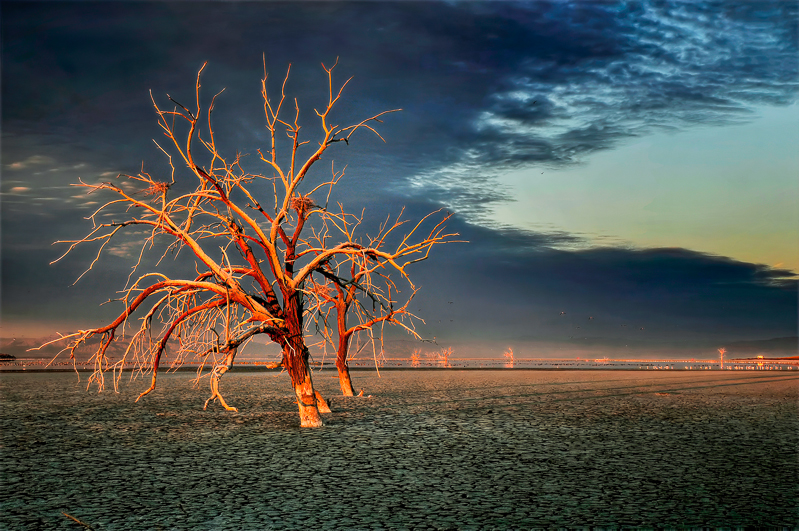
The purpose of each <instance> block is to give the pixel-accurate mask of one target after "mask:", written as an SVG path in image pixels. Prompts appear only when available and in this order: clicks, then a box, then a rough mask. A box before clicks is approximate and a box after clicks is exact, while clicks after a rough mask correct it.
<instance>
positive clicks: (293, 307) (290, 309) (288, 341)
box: [281, 292, 322, 428]
mask: <svg viewBox="0 0 799 531" xmlns="http://www.w3.org/2000/svg"><path fill="white" fill-rule="evenodd" d="M298 299H299V297H298V293H297V292H294V293H291V294H289V296H288V297H286V307H285V312H284V314H285V321H284V323H285V326H286V328H287V329H288V334H286V335H285V336H283V338H282V341H281V343H282V347H283V366H284V367H286V370H287V371H288V373H289V376H291V384H292V385H293V386H294V394H295V395H297V406H298V407H299V409H300V426H302V427H303V428H318V427H320V426H322V417H320V416H319V408H318V407H317V403H316V391H315V390H314V388H313V380H312V379H311V370H310V367H309V366H308V357H309V354H308V347H306V346H305V338H304V336H303V332H302V307H301V304H300V302H299V300H298Z"/></svg>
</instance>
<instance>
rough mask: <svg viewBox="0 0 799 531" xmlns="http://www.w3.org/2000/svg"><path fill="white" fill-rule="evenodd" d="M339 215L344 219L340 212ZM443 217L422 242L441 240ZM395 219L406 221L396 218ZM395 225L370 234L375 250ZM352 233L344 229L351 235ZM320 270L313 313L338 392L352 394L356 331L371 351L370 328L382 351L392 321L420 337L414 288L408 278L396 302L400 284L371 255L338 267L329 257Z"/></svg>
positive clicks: (347, 260) (353, 257)
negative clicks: (330, 352)
mask: <svg viewBox="0 0 799 531" xmlns="http://www.w3.org/2000/svg"><path fill="white" fill-rule="evenodd" d="M434 214H435V213H434ZM400 216H401V214H400ZM342 219H346V216H345V215H344V214H343V213H342ZM447 219H449V216H446V217H445V218H444V219H443V220H442V221H441V222H439V223H438V224H437V225H436V226H434V227H433V230H432V231H431V232H430V234H428V235H427V237H426V238H425V239H424V241H429V242H433V243H445V242H444V240H439V239H437V233H438V232H439V231H440V230H441V227H442V226H443V225H442V224H443V222H444V221H446V220H447ZM422 221H424V220H422ZM359 223H360V220H357V222H356V223H355V224H354V225H355V226H357V225H358V224H359ZM397 223H405V222H404V221H400V219H399V218H398V220H397ZM395 226H399V225H397V224H396V223H395V224H391V223H389V220H388V219H387V220H386V222H385V223H383V225H382V226H381V228H380V231H379V232H378V234H377V236H375V237H373V238H370V240H369V243H368V245H369V247H370V248H373V249H380V248H382V247H384V246H385V244H386V238H387V237H388V236H389V231H388V230H387V229H388V228H389V227H391V228H393V227H395ZM418 227H419V224H417V226H416V227H414V229H413V230H411V232H410V234H411V235H412V234H414V233H415V232H416V231H417V229H418ZM352 232H353V231H348V233H349V234H352ZM351 239H352V238H350V240H351ZM318 273H319V274H320V276H322V277H323V279H324V282H323V283H319V284H315V285H314V286H313V292H314V295H315V296H316V298H317V301H318V302H317V311H316V312H315V314H316V315H317V316H318V317H319V318H320V320H321V321H322V326H321V327H320V330H321V331H322V333H323V334H324V336H325V339H326V341H327V342H329V343H330V344H331V345H334V346H335V350H336V369H337V370H338V375H339V383H340V385H341V392H342V393H343V394H344V396H353V395H354V394H355V392H354V389H353V387H352V378H351V377H350V371H349V358H350V345H351V342H352V339H353V337H354V336H355V335H357V334H359V333H364V332H368V333H369V339H370V340H371V344H372V348H373V350H374V348H375V345H374V344H375V335H374V333H373V332H372V329H373V328H374V327H379V330H380V331H379V338H380V344H381V351H382V344H383V342H382V338H383V333H382V332H383V326H384V325H385V324H393V325H397V326H400V327H402V328H404V329H405V330H406V331H407V332H408V333H409V334H411V335H412V336H414V337H415V338H417V339H421V337H420V336H419V334H417V333H416V330H415V328H414V322H413V320H414V319H418V318H417V317H416V316H415V315H413V314H412V313H411V312H410V311H409V310H408V306H409V304H410V302H411V300H412V299H413V297H414V295H415V294H416V292H417V288H416V287H415V286H414V285H413V284H412V283H410V282H407V284H409V288H408V290H409V292H410V295H409V296H407V297H406V298H405V302H404V303H402V304H401V305H400V303H399V302H398V298H399V293H400V289H399V288H398V287H397V284H396V283H395V282H394V281H393V280H392V279H391V278H390V277H389V276H388V275H386V274H385V273H384V268H383V266H382V264H381V263H379V262H376V261H374V260H371V259H370V258H369V256H360V255H350V256H347V257H345V259H344V260H343V262H342V263H340V264H338V265H337V266H334V265H332V264H331V263H330V262H328V263H327V264H326V265H325V266H324V267H323V268H320V269H319V270H318ZM348 316H353V317H354V323H350V322H349V321H350V320H349V319H348ZM333 323H335V324H333ZM331 329H335V331H336V334H335V336H334V335H333V334H332V333H331ZM365 345H366V343H365Z"/></svg>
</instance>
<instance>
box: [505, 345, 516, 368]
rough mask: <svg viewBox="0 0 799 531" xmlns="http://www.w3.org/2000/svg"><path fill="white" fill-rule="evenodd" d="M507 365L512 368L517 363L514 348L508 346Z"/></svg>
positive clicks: (506, 352) (506, 353)
mask: <svg viewBox="0 0 799 531" xmlns="http://www.w3.org/2000/svg"><path fill="white" fill-rule="evenodd" d="M505 360H506V361H505V367H507V368H508V369H512V368H513V365H514V364H515V360H514V358H513V349H512V348H511V347H508V350H506V351H505Z"/></svg>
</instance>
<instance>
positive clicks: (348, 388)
mask: <svg viewBox="0 0 799 531" xmlns="http://www.w3.org/2000/svg"><path fill="white" fill-rule="evenodd" d="M349 340H350V337H349V335H347V334H344V335H343V336H342V335H341V333H340V332H339V340H338V353H337V354H336V368H337V369H338V383H339V385H341V392H342V394H343V395H344V396H354V395H355V391H354V390H353V389H352V379H351V378H350V367H349V365H348V364H347V353H348V349H349Z"/></svg>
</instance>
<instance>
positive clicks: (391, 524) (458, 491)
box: [0, 370, 799, 531]
mask: <svg viewBox="0 0 799 531" xmlns="http://www.w3.org/2000/svg"><path fill="white" fill-rule="evenodd" d="M193 376H194V375H193V374H192V373H176V374H172V375H168V376H165V377H163V378H161V380H160V382H159V384H160V386H159V388H158V389H157V390H156V391H155V392H153V393H152V394H151V395H149V396H148V397H146V398H145V399H143V400H142V401H140V402H139V403H134V399H135V397H136V395H137V393H138V392H140V391H141V390H142V389H143V388H144V387H146V382H143V381H142V380H138V381H135V382H132V383H129V382H128V383H126V382H123V384H122V386H121V388H120V392H119V393H118V394H116V393H114V392H113V391H104V392H103V393H100V394H98V393H97V392H96V391H95V390H94V389H92V390H91V391H89V392H87V391H86V375H81V378H82V380H83V381H82V382H80V383H79V382H78V377H77V376H76V375H75V374H74V373H35V374H30V373H28V374H8V373H6V374H2V375H0V397H1V398H2V407H3V409H2V425H1V426H2V428H1V429H2V470H1V471H0V479H1V480H2V488H3V494H2V511H1V512H0V528H1V529H9V530H17V529H31V530H39V529H72V530H80V529H87V528H90V529H94V530H95V531H101V530H127V529H131V530H144V529H154V530H157V529H164V530H173V529H174V530H241V529H253V530H282V529H309V530H317V529H336V530H341V529H353V530H360V529H364V530H367V529H369V530H371V529H464V530H468V529H475V530H477V529H554V528H594V529H596V528H600V529H638V528H641V529H647V528H658V529H662V528H674V529H687V528H698V527H723V528H735V527H741V526H747V527H752V526H760V527H777V528H788V529H796V528H797V527H799V509H798V508H797V506H798V504H799V503H798V502H797V500H799V453H798V452H799V451H798V450H797V449H798V448H799V415H798V414H797V413H798V409H799V408H798V404H799V371H780V372H777V371H774V372H765V371H764V372H760V371H746V372H744V371H728V372H720V371H704V372H693V371H692V372H687V371H686V372H665V371H664V372H657V373H653V372H640V371H535V370H493V371H486V370H484V371H480V370H406V371H384V372H382V377H380V378H378V376H377V375H376V374H375V373H374V372H369V371H357V372H354V373H353V377H354V381H355V385H356V387H358V388H360V387H363V388H365V389H366V393H367V394H371V395H372V397H371V398H346V399H345V398H343V397H338V396H336V395H337V394H338V392H339V391H338V383H337V380H336V378H335V374H334V373H332V372H329V371H323V372H319V373H315V382H316V385H317V387H318V388H319V389H320V390H321V391H322V393H323V394H324V395H325V396H327V397H333V401H332V404H331V405H332V408H333V413H331V414H329V415H326V416H325V422H326V426H325V427H324V428H321V429H316V430H314V429H305V430H302V429H300V428H299V427H298V418H297V409H296V405H295V403H294V401H293V398H292V397H291V393H290V387H289V382H288V377H287V376H286V375H285V374H275V373H267V372H238V373H237V372H235V371H233V372H231V373H229V374H228V375H226V376H225V378H224V379H223V381H222V386H221V388H222V391H223V394H224V396H225V398H226V399H227V400H228V402H229V403H231V404H232V405H235V406H237V407H238V408H239V412H238V413H233V412H227V411H224V410H223V409H222V408H221V407H220V406H219V405H218V404H216V405H214V406H209V410H208V411H203V410H202V405H203V402H204V401H205V399H206V398H207V396H208V387H207V381H203V382H202V384H201V386H200V387H194V386H192V383H191V379H192V377H193ZM64 513H66V514H67V515H70V516H71V517H72V518H74V519H76V520H79V521H80V522H82V523H83V524H84V525H81V524H80V523H78V522H76V521H75V520H73V519H70V518H69V517H67V516H65V515H64Z"/></svg>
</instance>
